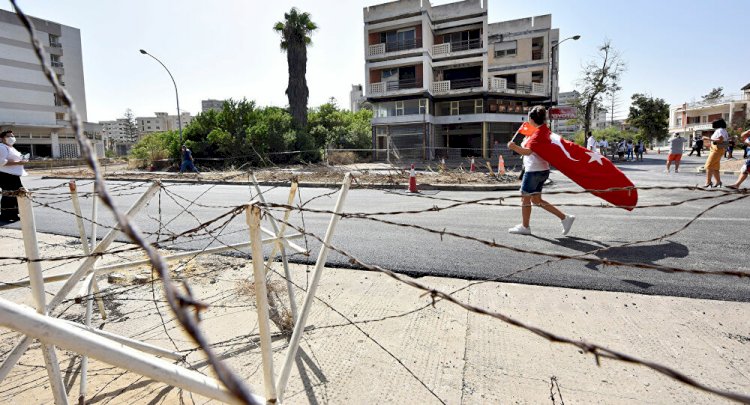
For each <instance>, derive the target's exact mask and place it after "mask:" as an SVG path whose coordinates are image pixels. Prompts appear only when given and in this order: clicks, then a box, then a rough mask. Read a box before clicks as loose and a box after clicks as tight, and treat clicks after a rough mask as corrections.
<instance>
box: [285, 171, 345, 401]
mask: <svg viewBox="0 0 750 405" xmlns="http://www.w3.org/2000/svg"><path fill="white" fill-rule="evenodd" d="M351 183H352V176H351V173H347V174H346V175H345V176H344V181H343V184H342V186H341V192H340V193H339V198H338V200H337V201H336V206H335V207H334V209H333V212H334V214H333V216H331V222H330V223H329V224H328V229H327V230H326V234H325V236H324V237H323V245H322V246H321V247H320V253H319V254H318V260H317V261H316V262H315V270H314V271H313V277H312V281H311V282H310V288H308V290H307V294H306V295H305V301H304V303H303V304H302V312H300V315H299V319H298V320H297V323H295V324H294V332H292V339H291V340H290V342H289V349H288V351H287V353H286V358H285V359H284V367H283V368H282V369H281V375H279V381H278V383H277V384H276V391H277V392H278V398H279V401H283V399H284V391H285V390H286V384H287V381H288V380H289V373H290V372H291V371H292V365H293V364H294V359H295V358H296V356H297V349H299V343H300V340H301V339H302V333H303V332H304V331H305V324H306V323H307V316H308V315H309V314H310V308H311V307H312V303H313V301H314V300H315V292H316V291H317V289H318V283H319V282H320V276H321V274H322V273H323V267H324V266H325V264H326V259H327V258H328V251H329V249H328V245H329V244H330V243H331V239H332V238H333V232H334V231H335V230H336V225H337V224H338V222H339V218H340V217H339V214H341V210H342V209H343V207H344V200H345V199H346V195H347V194H348V192H349V186H350V185H351Z"/></svg>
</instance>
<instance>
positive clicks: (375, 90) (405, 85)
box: [367, 79, 422, 96]
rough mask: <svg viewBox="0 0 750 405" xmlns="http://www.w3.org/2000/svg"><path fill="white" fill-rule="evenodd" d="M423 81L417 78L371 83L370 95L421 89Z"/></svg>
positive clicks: (368, 93)
mask: <svg viewBox="0 0 750 405" xmlns="http://www.w3.org/2000/svg"><path fill="white" fill-rule="evenodd" d="M421 88H422V83H421V82H418V81H417V80H416V79H404V80H393V81H387V82H378V83H370V86H369V88H368V89H367V90H368V92H367V95H368V96H374V95H377V96H381V95H385V94H387V93H394V92H397V91H400V90H410V89H421Z"/></svg>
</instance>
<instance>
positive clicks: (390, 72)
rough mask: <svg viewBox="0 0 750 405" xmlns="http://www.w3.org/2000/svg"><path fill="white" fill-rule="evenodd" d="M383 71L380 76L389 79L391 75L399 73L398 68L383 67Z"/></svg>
mask: <svg viewBox="0 0 750 405" xmlns="http://www.w3.org/2000/svg"><path fill="white" fill-rule="evenodd" d="M381 72H382V73H381V76H380V77H381V78H383V79H387V78H389V77H391V76H394V75H398V69H383V70H382V71H381Z"/></svg>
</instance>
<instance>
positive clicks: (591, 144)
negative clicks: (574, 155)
mask: <svg viewBox="0 0 750 405" xmlns="http://www.w3.org/2000/svg"><path fill="white" fill-rule="evenodd" d="M586 148H587V149H588V150H590V151H594V150H595V149H596V138H594V136H593V135H591V132H589V137H588V139H587V140H586Z"/></svg>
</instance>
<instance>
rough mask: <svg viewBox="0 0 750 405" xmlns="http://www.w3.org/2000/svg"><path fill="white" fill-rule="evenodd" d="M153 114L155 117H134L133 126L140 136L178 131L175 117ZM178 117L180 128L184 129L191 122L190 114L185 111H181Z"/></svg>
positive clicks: (161, 113) (163, 113) (160, 113)
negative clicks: (134, 125)
mask: <svg viewBox="0 0 750 405" xmlns="http://www.w3.org/2000/svg"><path fill="white" fill-rule="evenodd" d="M154 114H156V116H155V117H136V119H135V124H136V127H137V128H138V133H139V134H140V136H143V135H145V134H150V133H153V132H165V131H177V130H178V129H179V125H178V124H179V123H178V122H177V116H176V115H169V114H167V113H165V112H157V113H154ZM180 116H181V119H180V121H182V128H183V129H185V127H186V126H187V125H188V124H190V122H191V121H192V120H193V117H191V116H190V113H189V112H187V111H181V112H180Z"/></svg>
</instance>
